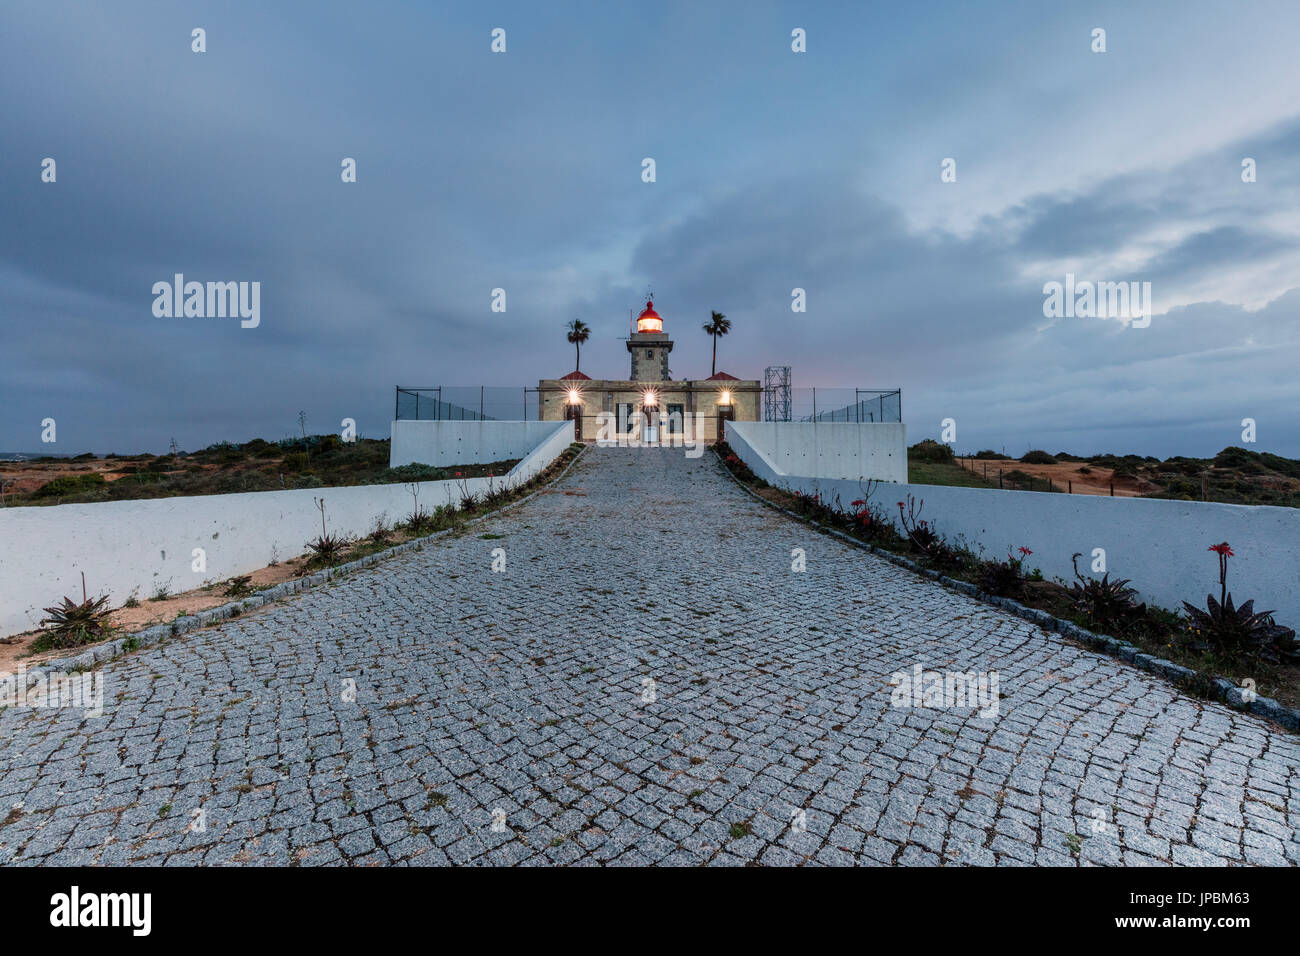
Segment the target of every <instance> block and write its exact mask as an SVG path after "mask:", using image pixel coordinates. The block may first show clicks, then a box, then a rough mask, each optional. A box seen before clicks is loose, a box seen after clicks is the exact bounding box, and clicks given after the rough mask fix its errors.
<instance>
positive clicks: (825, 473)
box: [727, 422, 907, 482]
mask: <svg viewBox="0 0 1300 956" xmlns="http://www.w3.org/2000/svg"><path fill="white" fill-rule="evenodd" d="M733 432H734V433H735V434H737V435H740V436H742V437H744V438H745V439H746V440H747V441H748V443H749V444H750V446H751V447H756V448H761V449H762V453H763V455H764V458H765V460H766V461H767V463H768V465H770V466H771V467H772V468H774V469H776V470H777V471H778V472H782V473H784V474H788V475H816V476H817V477H821V478H853V479H857V478H874V479H877V480H879V481H898V482H903V481H907V426H906V425H903V424H900V423H887V422H863V423H861V424H859V423H855V422H728V423H727V433H728V436H730V435H731V434H732V433H733ZM728 441H730V437H728ZM751 467H752V466H751Z"/></svg>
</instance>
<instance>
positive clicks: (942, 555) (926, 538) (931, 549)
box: [898, 495, 961, 570]
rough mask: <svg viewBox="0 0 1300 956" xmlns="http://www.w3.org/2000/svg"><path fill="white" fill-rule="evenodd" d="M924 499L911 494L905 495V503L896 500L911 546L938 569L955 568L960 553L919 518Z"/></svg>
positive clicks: (959, 561) (923, 506)
mask: <svg viewBox="0 0 1300 956" xmlns="http://www.w3.org/2000/svg"><path fill="white" fill-rule="evenodd" d="M924 508H925V501H924V500H921V501H917V500H916V498H914V497H913V496H912V495H908V496H907V502H906V505H904V502H902V501H900V502H898V514H899V519H900V521H901V523H902V525H903V531H904V532H906V534H907V537H908V540H909V541H911V542H912V546H913V547H915V548H916V549H917V550H918V551H920V552H921V553H922V554H923V555H925V557H926V558H928V559H929V561H930V563H931V564H932V565H934V567H935V568H936V569H938V570H945V569H951V568H955V567H957V566H958V565H960V564H961V555H959V554H958V553H957V549H956V548H954V547H952V546H951V545H950V544H948V542H947V541H946V540H944V537H943V535H941V534H939V532H937V531H935V530H934V526H933V525H931V524H930V522H928V521H922V520H921V511H922V510H923V509H924Z"/></svg>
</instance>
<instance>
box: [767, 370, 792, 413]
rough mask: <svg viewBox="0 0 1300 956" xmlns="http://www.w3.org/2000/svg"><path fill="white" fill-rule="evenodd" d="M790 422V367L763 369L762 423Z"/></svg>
mask: <svg viewBox="0 0 1300 956" xmlns="http://www.w3.org/2000/svg"><path fill="white" fill-rule="evenodd" d="M789 420H790V366H788V365H769V366H768V367H767V368H765V369H763V421H765V422H788V421H789Z"/></svg>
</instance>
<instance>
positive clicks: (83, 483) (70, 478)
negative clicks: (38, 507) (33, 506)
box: [35, 471, 104, 498]
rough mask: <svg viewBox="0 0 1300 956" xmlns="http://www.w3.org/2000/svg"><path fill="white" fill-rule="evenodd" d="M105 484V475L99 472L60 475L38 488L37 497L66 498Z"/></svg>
mask: <svg viewBox="0 0 1300 956" xmlns="http://www.w3.org/2000/svg"><path fill="white" fill-rule="evenodd" d="M103 486H104V476H103V475H101V474H99V472H95V471H92V472H87V473H86V474H82V475H60V476H59V477H58V478H55V479H54V480H53V481H47V482H46V483H45V484H43V485H41V486H40V487H39V488H37V489H36V493H35V497H37V498H66V497H69V496H71V495H79V494H84V493H85V492H87V491H93V490H95V489H96V488H102V487H103Z"/></svg>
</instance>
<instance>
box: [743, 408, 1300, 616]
mask: <svg viewBox="0 0 1300 956" xmlns="http://www.w3.org/2000/svg"><path fill="white" fill-rule="evenodd" d="M736 424H741V423H736ZM745 424H749V423H745ZM727 431H728V433H729V435H728V442H729V444H730V445H731V448H732V450H733V451H734V452H735V453H736V454H737V455H738V456H739V457H740V459H741V460H742V461H744V462H745V463H746V464H748V465H749V467H750V468H751V469H753V471H754V472H755V474H757V475H759V476H760V477H762V478H764V479H765V480H767V481H768V482H770V483H771V484H773V485H776V486H778V487H782V488H786V489H789V490H791V491H804V492H820V493H821V495H822V499H823V500H825V501H829V502H830V503H831V504H834V503H835V501H836V498H837V496H838V500H839V503H840V504H841V505H842V506H843V508H844V510H847V509H848V507H849V502H851V501H854V500H856V499H858V498H862V497H863V486H862V484H861V483H859V482H857V481H844V480H837V479H834V478H824V477H816V476H808V475H798V474H785V473H783V472H781V471H780V470H778V469H775V468H774V467H773V465H772V462H771V460H770V455H769V454H768V453H767V449H766V448H765V447H764V446H763V444H762V443H761V442H760V441H759V440H758V437H755V436H753V435H752V434H751V435H750V437H749V438H746V437H745V436H744V431H743V429H740V428H736V429H734V430H733V428H732V426H731V425H728V428H727ZM759 437H761V436H759ZM908 494H911V495H914V496H915V497H916V498H917V499H921V500H924V502H925V508H924V510H923V511H922V512H921V517H922V518H924V519H926V520H927V521H931V522H933V523H934V526H935V528H936V529H937V530H938V531H939V532H940V533H941V534H943V535H944V536H945V537H947V538H948V539H950V540H951V541H953V542H954V543H957V544H964V545H965V546H966V547H968V548H970V549H971V550H972V551H974V552H976V553H977V554H978V553H981V551H982V552H983V553H984V554H985V555H986V556H987V557H992V558H1003V557H1005V556H1006V554H1007V552H1008V551H1010V550H1012V549H1015V548H1019V547H1021V546H1024V547H1026V548H1029V549H1030V550H1032V551H1033V552H1034V553H1033V555H1032V556H1030V557H1029V558H1028V559H1027V561H1026V564H1027V565H1028V567H1030V568H1039V569H1040V570H1041V571H1042V572H1043V575H1044V576H1045V577H1047V578H1049V579H1051V578H1056V577H1060V578H1064V579H1065V580H1066V581H1067V582H1068V581H1072V580H1073V579H1074V572H1073V571H1072V569H1071V567H1070V555H1072V554H1074V553H1075V552H1080V553H1081V554H1082V555H1083V557H1081V558H1080V559H1079V570H1080V571H1082V572H1083V573H1084V574H1088V573H1089V567H1090V565H1091V562H1092V550H1093V549H1094V548H1104V549H1105V551H1106V565H1107V569H1108V570H1109V572H1110V575H1111V578H1112V580H1113V579H1114V578H1115V577H1124V578H1132V579H1133V582H1132V586H1133V587H1135V588H1136V589H1137V590H1138V593H1139V594H1141V595H1142V598H1143V600H1145V601H1148V602H1150V603H1154V604H1158V605H1161V606H1163V607H1167V608H1170V609H1172V610H1181V609H1182V602H1183V601H1185V600H1186V601H1190V602H1191V603H1193V604H1197V605H1203V603H1204V601H1205V595H1206V594H1209V593H1213V594H1214V595H1215V597H1216V599H1217V597H1218V590H1219V583H1218V581H1219V579H1218V575H1219V570H1218V569H1219V566H1218V559H1217V558H1216V556H1215V555H1214V554H1212V553H1210V552H1209V551H1207V550H1206V549H1207V548H1208V547H1209V546H1210V545H1212V544H1218V543H1219V542H1220V541H1227V542H1228V543H1229V544H1231V545H1232V549H1233V551H1234V553H1235V554H1236V557H1233V558H1231V559H1229V567H1228V589H1229V590H1230V591H1232V593H1233V599H1234V600H1235V601H1236V602H1237V603H1238V604H1240V603H1241V602H1242V601H1245V600H1248V599H1250V598H1254V599H1255V608H1256V610H1260V611H1267V610H1274V611H1277V615H1276V619H1277V621H1278V623H1279V624H1284V625H1286V626H1287V627H1294V628H1298V629H1300V509H1296V508H1277V507H1272V506H1265V505H1258V506H1256V505H1226V504H1216V503H1214V502H1203V501H1165V500H1162V499H1157V498H1119V497H1117V498H1111V497H1109V496H1100V495H1070V494H1051V493H1047V492H1035V491H1003V490H1001V489H997V488H953V487H947V486H942V485H913V484H900V485H893V484H891V485H881V486H879V487H878V488H877V489H876V491H875V493H874V494H873V495H872V498H871V502H872V504H873V505H879V506H880V508H881V509H882V510H883V511H884V512H885V513H886V514H887V515H889V517H890V518H891V520H893V522H894V525H895V527H898V524H899V522H898V506H897V504H896V502H898V501H905V500H906V499H907V495H908ZM1098 576H1100V575H1098Z"/></svg>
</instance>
